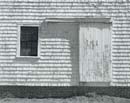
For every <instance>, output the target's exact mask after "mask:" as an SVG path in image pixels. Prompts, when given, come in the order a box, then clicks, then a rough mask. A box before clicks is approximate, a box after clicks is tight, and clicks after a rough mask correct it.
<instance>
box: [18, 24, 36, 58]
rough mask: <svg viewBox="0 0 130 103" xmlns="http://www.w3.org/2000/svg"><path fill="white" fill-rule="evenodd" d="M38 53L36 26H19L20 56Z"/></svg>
mask: <svg viewBox="0 0 130 103" xmlns="http://www.w3.org/2000/svg"><path fill="white" fill-rule="evenodd" d="M37 55H38V27H36V26H21V27H20V56H37Z"/></svg>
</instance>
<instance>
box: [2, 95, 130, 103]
mask: <svg viewBox="0 0 130 103" xmlns="http://www.w3.org/2000/svg"><path fill="white" fill-rule="evenodd" d="M0 103H130V99H125V98H119V97H110V96H94V97H86V96H76V97H72V98H59V99H57V98H44V99H35V98H34V99H28V98H1V99H0Z"/></svg>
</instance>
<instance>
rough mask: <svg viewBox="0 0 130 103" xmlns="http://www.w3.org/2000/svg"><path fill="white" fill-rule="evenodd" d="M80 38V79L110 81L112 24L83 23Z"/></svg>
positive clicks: (84, 80) (83, 80)
mask: <svg viewBox="0 0 130 103" xmlns="http://www.w3.org/2000/svg"><path fill="white" fill-rule="evenodd" d="M79 38H80V39H79V40H80V81H81V82H108V81H110V70H111V24H109V23H81V25H80V32H79Z"/></svg>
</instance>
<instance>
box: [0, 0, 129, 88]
mask: <svg viewBox="0 0 130 103" xmlns="http://www.w3.org/2000/svg"><path fill="white" fill-rule="evenodd" d="M129 10H130V2H129V1H128V0H114V1H113V0H110V1H108V0H81V1H80V0H71V1H69V0H67V1H63V0H57V1H54V0H49V1H48V0H36V1H34V0H0V85H30V86H33V85H39V86H40V85H42V86H67V85H68V86H70V85H77V84H78V82H79V80H78V79H77V78H78V75H77V74H78V71H77V67H78V66H77V64H78V63H77V62H75V64H76V65H74V63H73V65H72V61H71V59H70V57H66V56H64V57H63V56H61V55H62V54H61V53H56V54H54V55H58V56H55V57H52V53H50V51H54V50H52V49H44V48H45V47H44V45H45V44H46V43H49V46H48V47H46V48H49V47H50V45H51V43H52V42H53V41H55V39H51V41H52V42H50V39H49V40H48V39H41V41H43V42H41V44H40V45H41V58H40V60H39V61H37V60H32V59H25V62H26V61H30V62H26V63H25V62H23V60H24V59H20V60H19V59H18V60H17V59H16V50H17V39H18V38H17V37H18V26H17V25H19V24H30V23H31V24H39V25H40V24H41V23H42V22H43V19H44V18H45V17H94V18H100V17H102V18H103V17H104V18H105V17H110V18H112V19H113V24H112V80H111V81H112V83H111V84H112V85H113V86H129V85H130V82H129V81H130V46H129V45H130V11H129ZM70 39H71V38H70ZM48 41H49V42H48ZM64 41H65V42H64V43H63V44H65V45H66V46H64V48H66V47H67V48H68V46H67V45H68V41H66V39H65V40H64ZM55 43H56V44H57V45H58V44H59V43H60V44H62V42H60V40H59V42H55ZM77 44H78V41H77V43H76V44H75V45H70V46H69V47H70V48H72V49H73V48H74V49H76V48H78V45H77ZM57 45H56V46H57ZM60 46H61V45H60ZM51 47H52V45H51ZM56 50H57V49H56ZM58 50H59V51H60V50H61V49H58ZM43 51H44V53H42V52H43ZM65 51H67V53H65V52H63V55H71V57H72V56H73V53H72V51H71V49H67V50H66V49H65ZM68 51H69V52H71V53H68ZM75 51H76V50H74V51H73V52H75ZM44 55H51V56H50V57H49V56H47V57H46V56H44ZM50 58H52V60H51V59H50ZM54 58H57V59H58V60H55V59H54ZM73 58H76V57H75V56H74V57H73ZM45 59H49V61H47V60H45ZM64 59H69V60H66V61H64ZM61 62H62V63H61ZM66 63H68V64H69V65H68V64H66ZM71 65H72V66H75V67H73V68H74V69H73V70H72V67H71ZM61 67H62V68H61ZM75 68H76V69H75ZM68 71H69V72H68ZM72 71H73V72H72ZM73 75H74V77H75V78H73V79H72V76H73ZM52 78H53V79H52Z"/></svg>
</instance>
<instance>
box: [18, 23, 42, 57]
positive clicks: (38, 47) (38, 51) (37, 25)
mask: <svg viewBox="0 0 130 103" xmlns="http://www.w3.org/2000/svg"><path fill="white" fill-rule="evenodd" d="M21 26H29V27H34V26H35V27H38V46H37V56H20V38H21ZM17 34H18V35H17V52H16V57H17V58H32V59H33V58H40V38H39V37H40V25H39V24H35V25H34V24H22V25H18V33H17Z"/></svg>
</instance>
